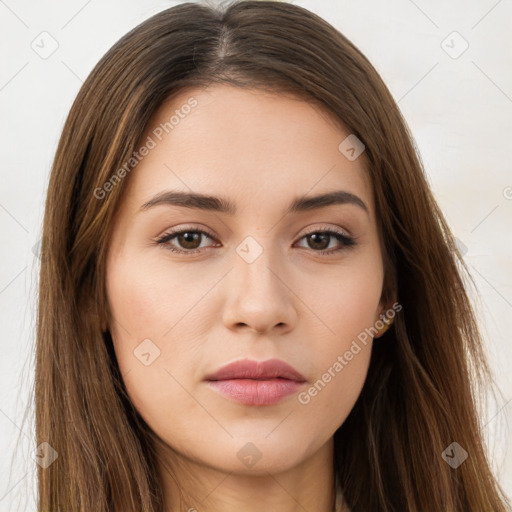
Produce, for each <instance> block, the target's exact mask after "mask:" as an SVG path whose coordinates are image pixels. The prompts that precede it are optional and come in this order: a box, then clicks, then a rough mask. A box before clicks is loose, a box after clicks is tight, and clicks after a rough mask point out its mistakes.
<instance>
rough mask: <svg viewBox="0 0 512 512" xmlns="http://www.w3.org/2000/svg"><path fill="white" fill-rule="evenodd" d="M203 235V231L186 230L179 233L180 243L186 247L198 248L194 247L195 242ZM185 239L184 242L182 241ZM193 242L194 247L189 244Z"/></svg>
mask: <svg viewBox="0 0 512 512" xmlns="http://www.w3.org/2000/svg"><path fill="white" fill-rule="evenodd" d="M200 237H201V233H190V232H188V231H187V232H184V233H181V234H180V235H178V240H179V243H180V245H181V246H182V247H184V248H185V249H197V247H194V242H197V241H198V240H199V239H200ZM183 241H184V244H183V243H182V242H183ZM190 243H191V244H192V247H189V244H190Z"/></svg>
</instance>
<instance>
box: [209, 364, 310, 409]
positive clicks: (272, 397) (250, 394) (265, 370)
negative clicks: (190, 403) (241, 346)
mask: <svg viewBox="0 0 512 512" xmlns="http://www.w3.org/2000/svg"><path fill="white" fill-rule="evenodd" d="M205 381H206V382H207V383H208V385H209V386H210V387H211V388H212V389H214V390H215V391H217V392H219V393H220V394H222V395H224V396H225V397H226V398H228V399H231V400H233V401H235V402H238V403H241V404H244V405H272V404H275V403H277V402H279V401H281V400H282V399H283V398H285V397H286V396H288V395H290V394H292V393H295V392H296V391H297V390H298V389H299V388H300V387H301V386H302V385H303V384H304V383H305V382H306V379H305V377H304V376H303V375H302V374H301V373H299V372H298V371H297V370H296V369H295V368H293V367H292V366H290V365H289V364H288V363H285V362H284V361H281V360H279V359H268V360H267V361H255V360H252V359H243V360H239V361H234V362H233V363H230V364H228V365H226V366H223V367H222V368H221V369H220V370H218V371H217V372H215V373H213V374H211V375H208V376H207V377H206V378H205Z"/></svg>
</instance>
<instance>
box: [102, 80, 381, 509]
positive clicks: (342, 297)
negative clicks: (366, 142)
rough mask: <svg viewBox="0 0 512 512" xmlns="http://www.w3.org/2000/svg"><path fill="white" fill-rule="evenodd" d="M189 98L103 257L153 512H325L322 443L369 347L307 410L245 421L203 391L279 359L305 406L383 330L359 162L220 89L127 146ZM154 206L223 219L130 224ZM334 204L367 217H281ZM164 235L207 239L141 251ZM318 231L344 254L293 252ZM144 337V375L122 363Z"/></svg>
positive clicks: (363, 369) (132, 179) (367, 185)
mask: <svg viewBox="0 0 512 512" xmlns="http://www.w3.org/2000/svg"><path fill="white" fill-rule="evenodd" d="M191 97H193V98H195V99H196V100H197V102H198V104H197V106H196V107H195V108H194V109H192V110H191V112H190V113H189V114H188V115H187V116H184V117H183V119H180V121H179V124H177V125H176V126H175V127H174V128H173V130H172V131H170V132H169V133H168V134H165V136H164V137H163V138H162V141H158V144H157V145H156V147H155V148H153V149H151V151H150V152H149V154H148V155H147V156H145V157H144V158H143V159H142V161H141V162H140V163H139V164H138V165H137V166H136V167H135V168H134V169H133V170H132V171H131V174H130V175H129V177H127V178H125V179H128V183H127V184H126V185H127V187H126V189H125V191H124V192H123V198H122V201H121V205H120V209H119V210H118V212H117V216H116V219H115V224H114V228H113V232H112V237H111V241H110V244H109V251H108V256H107V283H106V284H107V294H108V300H109V306H110V309H111V313H112V316H111V318H112V321H111V322H110V325H108V326H106V327H107V328H108V329H109V330H110V332H111V334H112V337H113V340H114V346H115V352H116V356H117V359H118V362H119V366H120V369H121V372H122V374H123V379H124V383H125V385H126V388H127V391H128V393H129V396H130V399H131V400H132V402H133V404H134V405H135V407H136V408H137V410H138V411H139V413H140V414H141V416H142V417H143V418H144V420H145V421H146V422H147V424H148V425H149V426H150V427H151V428H152V430H153V431H154V432H155V433H156V434H157V435H158V436H159V437H160V438H161V440H162V441H163V443H164V448H163V449H162V451H161V455H162V458H164V459H165V460H166V461H167V464H168V465H169V466H170V468H171V469H173V470H174V471H175V472H177V475H176V477H177V482H175V481H174V480H173V479H172V478H171V477H170V473H169V472H168V471H167V469H166V468H165V467H164V464H161V466H160V469H161V475H162V483H163V485H164V492H165V495H166V500H167V510H169V511H171V510H172V511H177V510H191V511H193V510H194V509H197V510H198V511H201V512H209V511H223V512H231V511H237V512H239V511H240V510H244V511H245V512H252V511H258V512H259V511H261V510H272V511H273V512H292V511H299V510H301V511H303V510H309V511H315V512H330V511H331V510H332V499H333V496H332V485H333V473H332V460H333V434H334V432H335V431H336V430H337V429H338V428H339V427H340V425H342V423H343V422H344V420H345V419H346V417H347V416H348V414H349V412H350V411H351V409H352V408H353V406H354V404H355V402H356V400H357V398H358V396H359V394H360V391H361V389H362V386H363V384H364V381H365V379H366V375H367V370H368V365H369V361H370V355H371V346H372V339H371V338H370V341H369V342H368V343H367V345H366V346H365V345H362V344H360V345H361V350H360V351H359V352H358V353H357V355H355V356H354V357H353V359H352V360H351V361H350V362H348V364H347V365H346V366H344V368H343V370H342V371H340V372H338V373H336V376H335V377H334V378H332V379H331V381H330V382H329V383H328V384H327V385H326V386H325V387H324V388H323V389H322V390H321V391H320V392H318V394H317V395H316V396H314V397H312V398H311V400H310V401H309V403H307V404H303V403H300V402H299V400H298V393H295V394H293V395H291V396H288V397H286V398H285V399H283V400H282V401H281V402H279V403H277V404H275V405H271V406H248V405H241V404H239V403H237V402H234V401H231V400H229V399H227V398H225V397H224V396H222V395H220V394H218V393H216V392H215V391H213V390H212V389H210V388H209V387H208V386H207V384H206V383H205V382H204V381H203V379H204V378H205V376H206V375H208V374H210V373H212V372H214V371H216V370H218V369H219V368H221V367H222V366H224V365H225V364H227V363H229V362H232V361H235V360H238V359H243V358H251V359H256V360H259V361H262V360H266V359H270V358H278V359H281V360H284V361H286V362H287V363H289V364H291V365H292V366H293V367H294V368H296V369H297V370H298V371H299V372H300V373H302V375H304V376H305V377H306V379H307V383H305V384H304V385H303V386H304V387H303V388H301V391H304V390H307V389H308V388H310V387H311V386H312V385H313V383H315V382H317V380H318V379H320V378H321V377H322V375H323V374H324V373H325V372H326V371H327V370H328V368H330V367H332V366H333V363H334V362H335V361H336V360H337V358H338V356H340V355H343V354H344V353H345V352H346V351H347V350H348V349H349V348H350V346H351V343H352V342H353V340H354V339H356V337H357V335H358V334H359V333H361V332H362V331H364V329H365V328H368V327H369V326H372V325H374V324H375V322H376V321H377V320H378V319H379V317H380V314H381V313H382V312H383V310H384V309H385V308H384V304H382V303H381V300H380V299H381V293H382V285H383V277H384V273H383V261H382V252H381V245H380V240H379V235H378V231H377V224H376V219H375V211H374V204H373V196H372V188H371V182H370V181H369V177H368V175H367V171H366V169H365V160H364V154H363V156H361V157H359V158H357V159H356V160H354V161H349V160H348V159H347V158H346V157H345V156H344V155H343V154H342V153H341V152H340V151H339V150H338V146H339V144H340V143H341V141H343V140H344V139H345V137H347V135H349V134H350V132H349V131H348V130H347V129H346V128H344V127H343V126H342V125H341V124H340V123H337V122H335V121H334V120H333V119H331V118H330V117H329V116H328V115H327V114H326V112H324V111H322V110H320V109H319V107H317V106H313V105H311V104H308V103H306V102H304V101H303V100H299V99H294V98H292V97H290V96H285V95H283V94H271V93H267V92H262V91H259V90H244V89H240V88H235V87H233V86H230V85H214V86H211V87H209V88H208V89H189V90H186V91H182V92H180V94H179V95H178V96H175V97H174V98H173V99H172V100H170V101H167V102H166V103H164V104H163V105H162V106H161V108H160V109H159V110H157V111H156V112H155V114H154V115H153V117H152V119H151V120H150V122H149V123H148V127H147V131H146V133H145V135H144V136H143V137H142V139H141V143H143V142H144V141H146V138H147V136H148V135H149V136H151V134H152V131H153V130H154V129H155V127H157V126H158V125H159V124H160V123H163V122H165V121H167V120H169V117H170V116H171V115H172V114H173V112H174V111H175V110H176V109H179V108H180V107H181V106H182V105H184V104H185V103H186V102H187V100H188V99H189V98H191ZM153 138H154V137H153ZM155 140H157V139H155ZM164 190H178V191H182V192H191V191H194V192H201V193H204V194H211V195H215V196H222V197H223V198H226V199H229V200H230V201H232V202H233V203H235V204H236V207H237V214H236V215H234V216H230V215H228V214H226V213H219V212H211V211H202V210H199V209H191V208H186V207H183V206H176V205H169V204H159V205H156V206H153V207H151V208H148V209H146V210H141V209H140V208H141V205H143V204H144V203H145V202H147V201H148V200H149V199H151V198H152V197H154V196H155V195H156V194H158V193H160V192H162V191H164ZM335 190H345V191H348V192H351V193H353V194H355V195H357V196H358V197H359V198H360V199H361V200H362V201H363V202H364V203H365V205H366V206H367V208H368V212H366V211H365V210H363V209H362V208H360V207H358V206H356V205H354V204H337V205H331V206H327V207H324V208H319V209H315V210H309V211H304V212H299V213H292V214H288V215H284V211H285V209H286V207H287V206H288V205H289V203H291V201H292V200H293V199H294V198H295V197H297V196H300V195H308V196H313V195H317V194H320V193H324V192H330V191H335ZM174 228H176V229H182V228H184V229H188V230H189V231H190V230H193V229H202V230H206V231H209V232H211V233H212V234H213V235H214V237H211V238H209V237H208V236H204V235H201V237H200V238H198V239H197V240H196V241H195V242H194V241H192V242H191V241H190V240H189V241H188V245H187V241H186V240H183V238H182V239H181V240H180V239H179V237H175V238H174V239H173V240H171V241H168V242H167V246H165V245H163V244H160V245H159V244H157V243H156V242H155V240H156V239H158V237H160V236H162V235H163V234H165V233H168V232H169V231H170V230H171V229H174ZM322 228H335V229H338V230H341V231H342V232H344V233H346V234H348V235H350V236H353V237H356V245H355V246H352V247H344V246H343V243H342V242H339V241H338V240H337V239H336V238H335V237H333V236H331V237H330V238H327V241H326V243H325V245H324V246H321V244H319V242H318V241H317V242H316V244H315V242H314V240H313V241H311V240H310V238H311V237H309V238H308V237H306V235H307V234H310V233H314V232H317V231H315V230H317V229H322ZM198 236H199V235H198ZM247 236H251V237H253V239H254V240H256V241H257V243H258V244H259V246H260V247H261V249H262V253H261V254H260V255H259V257H258V258H257V259H256V260H255V261H253V262H251V263H248V262H247V261H246V260H245V259H243V258H242V257H241V256H240V255H239V254H238V253H237V251H236V249H237V247H238V246H239V245H240V243H241V242H242V241H244V239H245V238H246V237H247ZM180 242H181V245H180ZM170 245H172V246H174V247H175V248H177V249H181V250H184V251H187V250H188V251H192V250H194V249H196V248H199V250H200V252H199V253H195V254H177V253H173V252H171V251H170V250H169V249H168V247H169V246H170ZM337 248H340V249H342V250H341V251H339V252H337V253H332V254H331V255H330V256H322V254H321V253H322V251H323V252H324V253H325V252H328V251H330V250H333V249H337ZM250 250H251V251H254V247H253V248H251V249H250ZM145 339H150V340H151V342H152V343H154V345H156V346H157V347H158V349H159V350H160V355H159V356H158V357H157V358H156V359H154V360H153V361H152V362H151V364H149V365H145V364H143V363H142V362H141V361H140V360H139V359H138V358H137V357H136V356H135V355H134V350H136V349H137V347H138V346H139V344H140V343H141V342H142V341H143V340H145ZM152 357H153V356H150V359H151V358H152ZM247 443H252V444H253V445H254V446H255V447H257V450H258V451H259V454H260V455H261V458H260V459H259V460H258V462H257V463H256V464H254V465H253V466H252V467H248V466H247V465H245V464H244V463H243V462H242V461H241V460H240V458H239V457H238V456H237V453H238V452H239V451H240V449H241V448H242V447H244V446H246V445H247ZM246 449H247V448H246ZM179 490H181V491H182V492H183V493H184V496H185V498H184V499H185V501H184V503H182V504H181V505H180V500H179V494H178V492H179ZM180 506H181V508H180ZM189 507H190V508H189Z"/></svg>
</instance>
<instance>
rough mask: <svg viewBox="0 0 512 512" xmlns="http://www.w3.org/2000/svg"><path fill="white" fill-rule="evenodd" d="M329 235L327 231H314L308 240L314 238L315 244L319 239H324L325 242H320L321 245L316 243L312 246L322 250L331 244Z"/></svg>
mask: <svg viewBox="0 0 512 512" xmlns="http://www.w3.org/2000/svg"><path fill="white" fill-rule="evenodd" d="M329 237H330V235H329V234H327V233H312V234H310V235H308V240H313V244H316V243H317V242H318V239H320V240H322V239H323V243H322V242H320V247H318V245H315V246H314V247H312V248H314V249H320V250H322V249H325V248H326V247H328V246H329ZM326 242H327V243H326ZM310 246H311V245H310Z"/></svg>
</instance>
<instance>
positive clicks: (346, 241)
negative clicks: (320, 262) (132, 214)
mask: <svg viewBox="0 0 512 512" xmlns="http://www.w3.org/2000/svg"><path fill="white" fill-rule="evenodd" d="M184 233H201V234H202V235H206V236H207V237H208V238H211V239H212V240H215V237H214V236H213V235H212V234H210V233H208V232H207V231H204V230H202V229H193V228H190V229H180V230H179V231H171V232H170V233H164V234H163V235H162V236H160V237H159V238H157V239H156V240H155V241H156V243H157V244H159V245H162V246H164V248H165V249H167V250H169V251H172V252H175V253H179V254H195V253H198V252H201V250H202V249H192V250H185V249H177V248H176V247H173V246H172V245H169V244H168V242H169V241H170V240H172V239H173V238H176V237H177V236H178V235H182V234H184ZM318 233H322V234H327V235H331V236H334V237H335V238H337V239H338V241H340V242H342V244H343V245H342V247H341V248H339V249H330V250H328V251H327V250H325V249H324V250H319V251H316V250H314V249H311V251H313V252H315V253H318V254H320V255H321V256H332V255H334V254H338V253H340V252H341V251H344V250H347V249H350V248H351V247H353V246H354V245H356V242H355V237H350V236H347V235H346V234H344V233H342V232H341V231H337V230H336V229H333V228H320V229H315V230H314V231H310V232H309V233H306V234H305V235H303V236H302V237H301V238H300V239H299V240H302V239H303V238H305V237H307V236H308V235H313V234H318Z"/></svg>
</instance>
